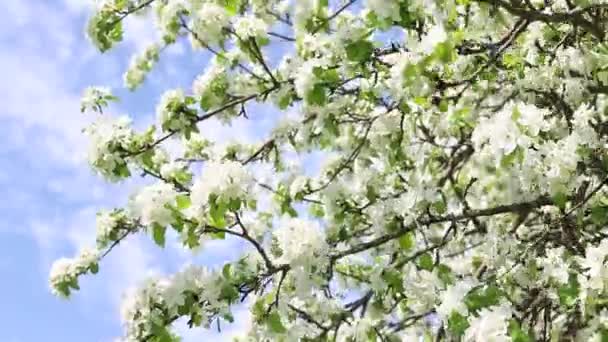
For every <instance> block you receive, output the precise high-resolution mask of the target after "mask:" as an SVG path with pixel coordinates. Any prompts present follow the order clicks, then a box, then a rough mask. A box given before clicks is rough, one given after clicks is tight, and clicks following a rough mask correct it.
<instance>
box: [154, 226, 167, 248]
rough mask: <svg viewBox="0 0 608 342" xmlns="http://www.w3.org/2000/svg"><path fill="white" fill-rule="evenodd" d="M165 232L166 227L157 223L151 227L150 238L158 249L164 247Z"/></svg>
mask: <svg viewBox="0 0 608 342" xmlns="http://www.w3.org/2000/svg"><path fill="white" fill-rule="evenodd" d="M166 231H167V227H163V226H161V225H160V224H158V223H155V224H154V225H153V226H152V238H153V239H154V242H155V243H156V244H157V245H159V246H160V247H165V232H166Z"/></svg>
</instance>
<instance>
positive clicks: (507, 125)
mask: <svg viewBox="0 0 608 342" xmlns="http://www.w3.org/2000/svg"><path fill="white" fill-rule="evenodd" d="M513 108H514V107H513V105H505V107H504V108H503V109H502V110H501V111H499V112H498V113H496V114H494V116H492V117H490V118H483V119H481V120H480V122H479V124H478V125H477V127H475V130H474V131H473V135H472V137H471V140H472V141H473V143H474V144H475V146H476V148H480V147H481V145H482V144H483V143H485V142H488V143H489V144H488V148H489V149H490V152H491V153H492V154H493V155H495V156H504V155H507V154H509V153H511V152H513V150H515V148H516V147H517V146H518V145H520V144H523V143H524V141H525V140H523V138H522V134H521V132H520V131H519V128H517V125H515V122H514V121H513V118H512V116H513Z"/></svg>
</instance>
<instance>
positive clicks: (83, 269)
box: [49, 249, 99, 297]
mask: <svg viewBox="0 0 608 342" xmlns="http://www.w3.org/2000/svg"><path fill="white" fill-rule="evenodd" d="M98 260H99V252H98V251H96V250H90V249H85V250H82V251H81V252H80V254H79V256H78V257H77V258H75V259H68V258H61V259H58V260H56V261H55V262H54V263H53V266H51V271H50V275H49V283H50V285H51V290H52V292H53V293H54V294H56V295H58V296H62V297H69V296H70V294H71V292H72V291H73V290H79V289H80V286H79V285H78V277H79V276H81V275H83V274H85V273H89V272H90V273H93V274H95V273H97V271H98V269H99V266H98V264H97V263H98Z"/></svg>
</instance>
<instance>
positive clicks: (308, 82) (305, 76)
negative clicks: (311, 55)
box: [294, 59, 324, 99]
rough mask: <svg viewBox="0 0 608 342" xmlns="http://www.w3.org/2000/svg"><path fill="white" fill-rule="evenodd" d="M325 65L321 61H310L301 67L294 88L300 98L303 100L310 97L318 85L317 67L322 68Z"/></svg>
mask: <svg viewBox="0 0 608 342" xmlns="http://www.w3.org/2000/svg"><path fill="white" fill-rule="evenodd" d="M323 64H324V63H323V61H321V60H320V59H309V60H307V61H306V62H304V63H303V64H302V65H301V66H300V68H299V69H298V71H297V73H296V77H295V80H294V88H295V91H296V94H298V96H299V97H301V98H303V99H305V98H307V97H308V93H309V92H310V91H311V90H312V89H313V88H314V86H315V84H316V83H317V78H316V76H315V73H314V70H315V68H317V67H322V66H323Z"/></svg>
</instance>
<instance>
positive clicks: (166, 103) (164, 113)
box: [156, 89, 197, 135]
mask: <svg viewBox="0 0 608 342" xmlns="http://www.w3.org/2000/svg"><path fill="white" fill-rule="evenodd" d="M192 102H193V100H192V98H190V97H187V96H185V95H184V92H183V90H181V89H175V90H169V91H167V92H165V93H164V94H163V96H162V98H161V100H160V102H159V103H158V105H157V106H156V116H157V118H158V123H159V125H160V127H161V128H162V130H163V131H165V132H171V131H180V132H182V131H183V132H184V134H186V135H189V134H190V132H192V131H197V128H196V121H197V115H196V111H195V110H193V109H191V108H189V106H190V105H191V104H192Z"/></svg>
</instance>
